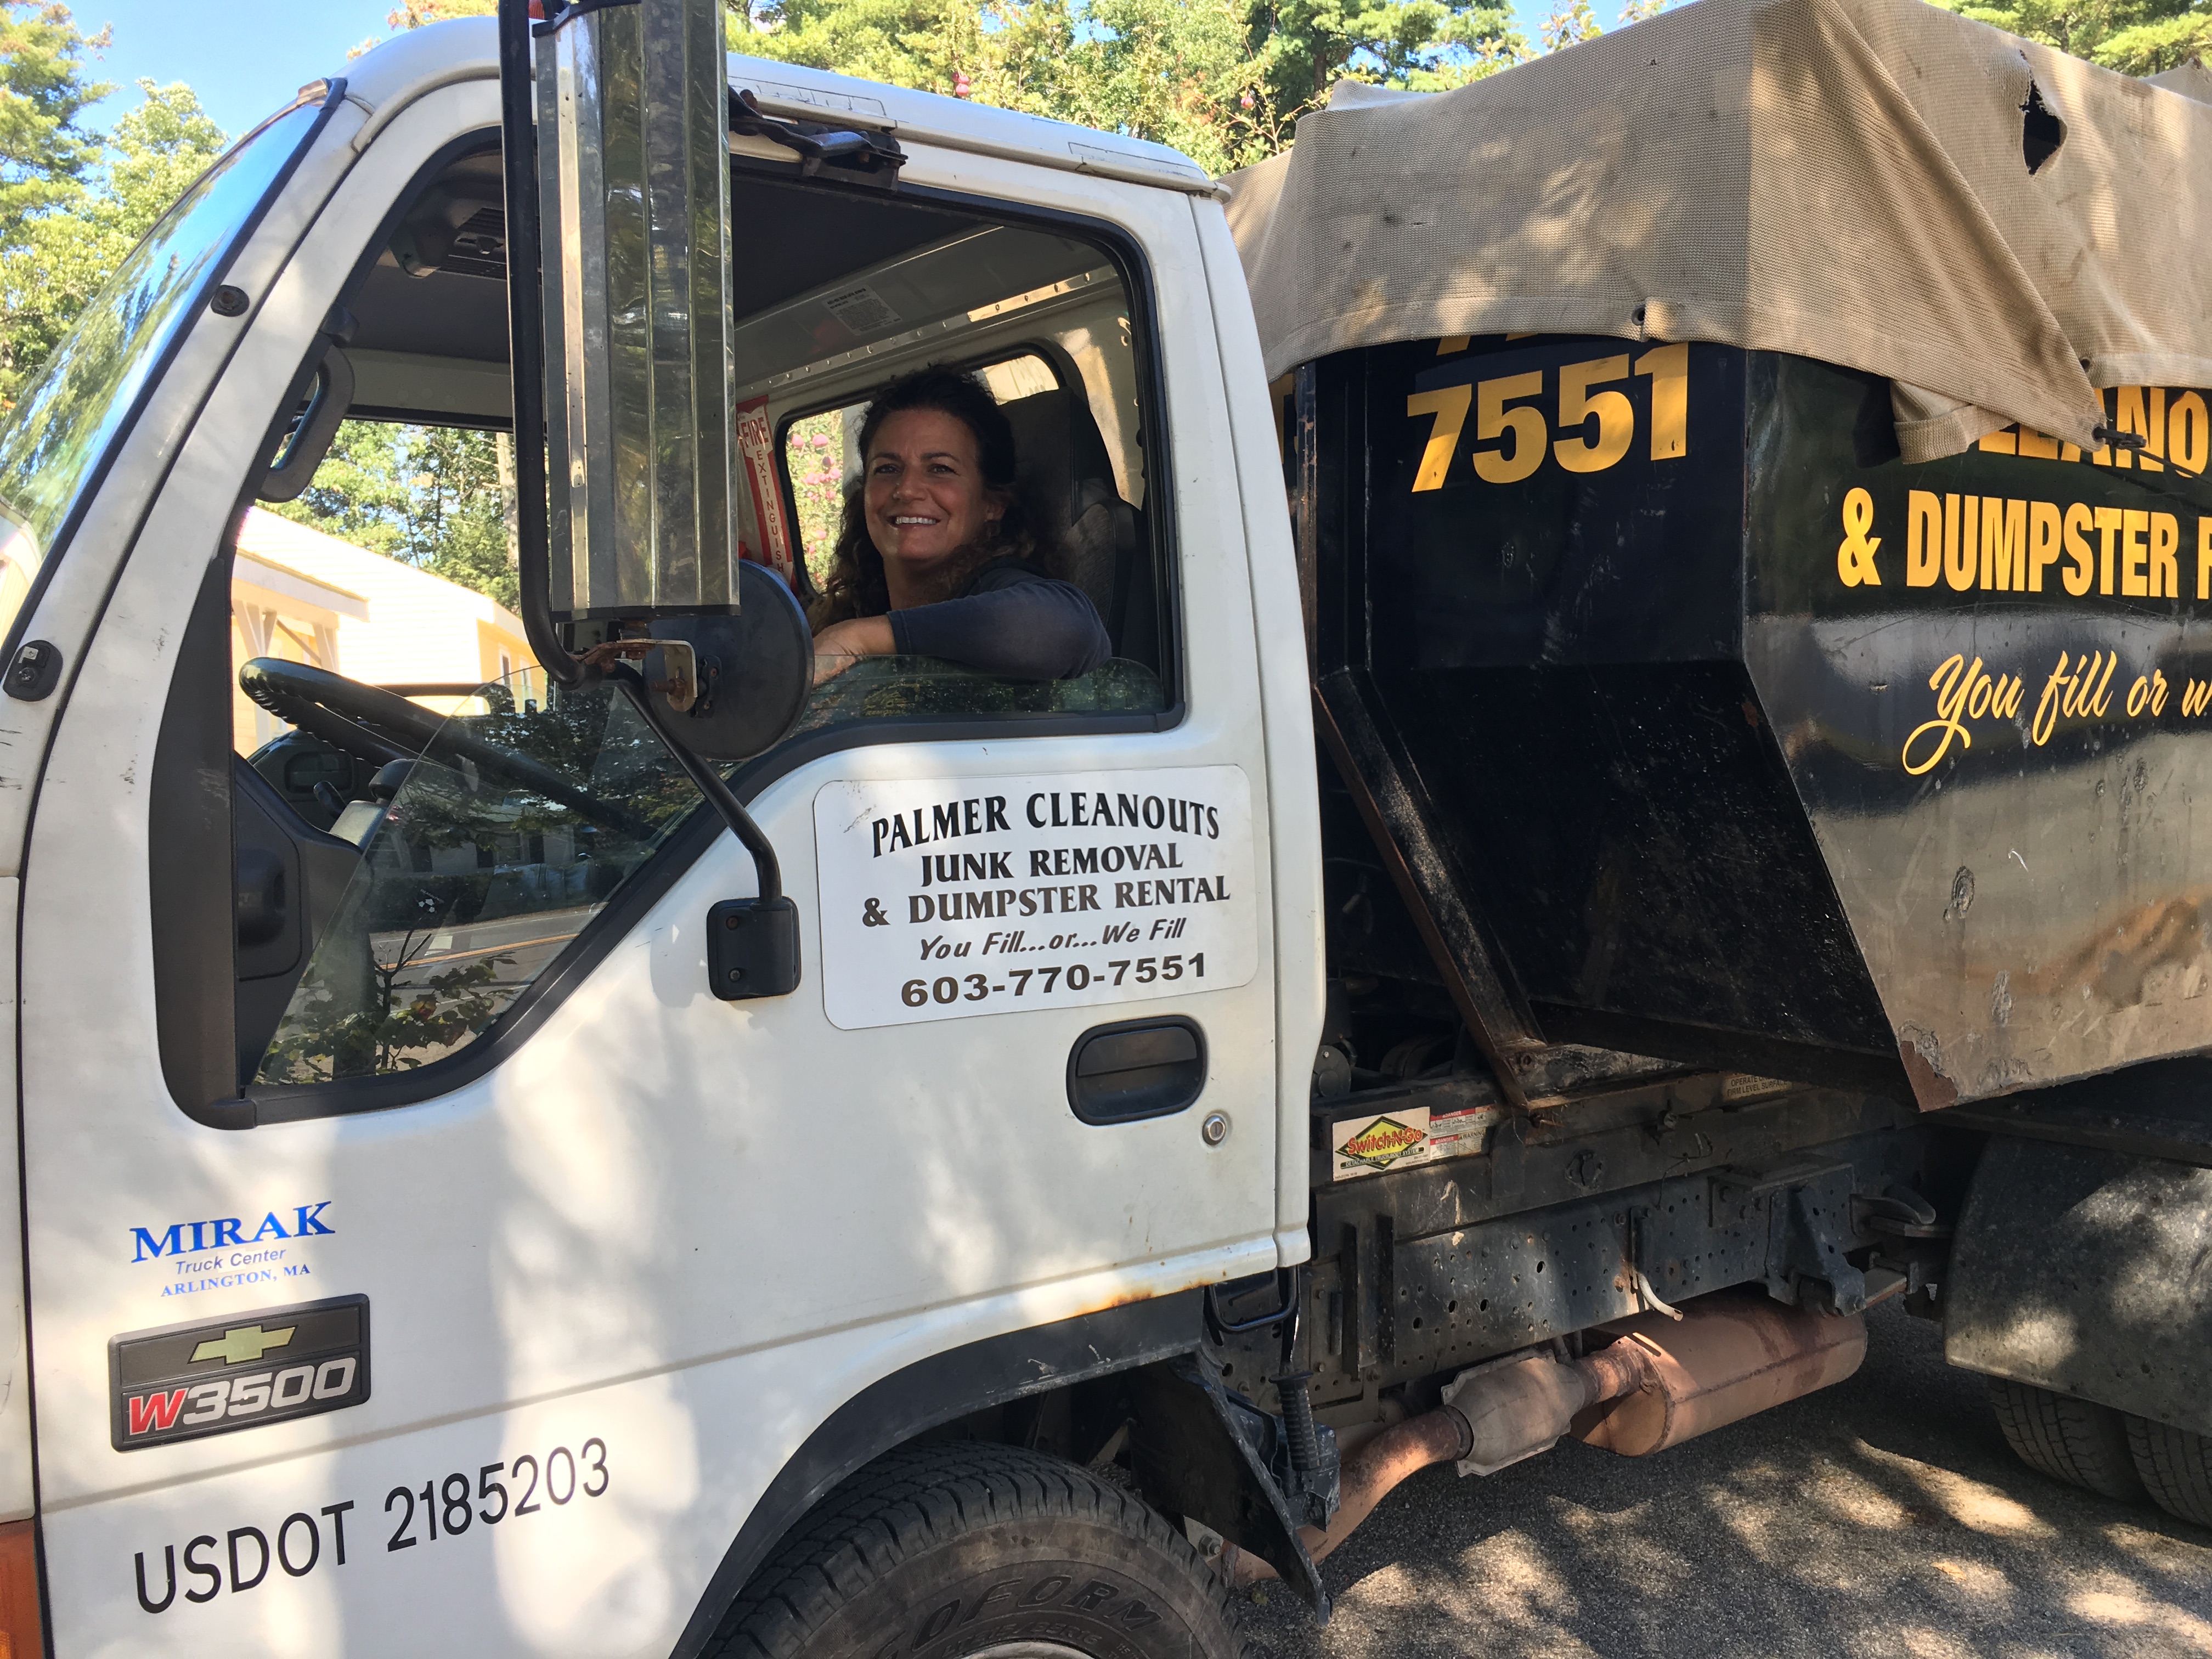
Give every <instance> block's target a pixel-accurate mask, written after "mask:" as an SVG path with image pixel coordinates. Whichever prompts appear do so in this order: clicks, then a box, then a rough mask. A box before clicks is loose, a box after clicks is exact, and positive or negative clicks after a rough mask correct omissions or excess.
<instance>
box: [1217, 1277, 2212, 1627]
mask: <svg viewBox="0 0 2212 1659" xmlns="http://www.w3.org/2000/svg"><path fill="white" fill-rule="evenodd" d="M1871 1323H1872V1326H1873V1329H1872V1333H1871V1334H1872V1339H1873V1340H1872V1341H1871V1343H1870V1344H1869V1352H1868V1356H1867V1360H1866V1364H1864V1365H1863V1366H1862V1367H1861V1369H1860V1370H1859V1372H1858V1374H1857V1376H1853V1377H1852V1378H1851V1379H1850V1381H1848V1382H1846V1383H1840V1384H1838V1386H1837V1387H1835V1388H1833V1389H1828V1390H1826V1391H1825V1392H1824V1393H1821V1394H1819V1395H1814V1396H1812V1397H1810V1398H1808V1399H1806V1400H1801V1401H1796V1402H1795V1403H1793V1404H1791V1405H1790V1406H1786V1407H1781V1408H1780V1409H1778V1410H1776V1411H1773V1412H1769V1413H1765V1415H1763V1416H1760V1417H1757V1418H1753V1419H1750V1420H1749V1421H1747V1422H1744V1423H1740V1424H1736V1425H1734V1426H1732V1427H1730V1428H1727V1429H1723V1430H1720V1431H1716V1432H1715V1433H1713V1434H1711V1435H1708V1436H1706V1437H1704V1438H1703V1439H1700V1440H1696V1441H1692V1442H1691V1443H1689V1444H1687V1445H1685V1446H1680V1447H1677V1448H1676V1449H1674V1450H1673V1451H1669V1452H1663V1453H1661V1454H1659V1455H1656V1456H1654V1457H1651V1458H1645V1459H1638V1458H1620V1457H1615V1456H1613V1455H1610V1454H1608V1453H1605V1452H1601V1451H1595V1450H1593V1449H1590V1448H1589V1447H1586V1446H1583V1445H1581V1444H1578V1443H1574V1442H1571V1441H1570V1442H1566V1443H1562V1444H1561V1445H1559V1446H1558V1447H1556V1448H1554V1449H1553V1450H1552V1451H1551V1452H1549V1453H1547V1454H1546V1455H1543V1456H1541V1457H1538V1458H1534V1459H1532V1460H1530V1461H1529V1462H1526V1463H1523V1464H1520V1465H1517V1466H1516V1467H1515V1468H1510V1469H1508V1470H1505V1471H1504V1472H1503V1473H1501V1474H1498V1475H1496V1476H1493V1477H1492V1478H1491V1479H1489V1480H1460V1479H1458V1478H1457V1477H1456V1476H1455V1475H1454V1474H1453V1473H1452V1472H1451V1471H1450V1470H1449V1468H1436V1469H1429V1470H1426V1471H1424V1472H1423V1473H1422V1474H1419V1475H1417V1476H1415V1477H1414V1478H1413V1480H1409V1481H1407V1483H1406V1485H1405V1486H1402V1487H1401V1488H1400V1489H1399V1490H1398V1491H1397V1492H1394V1493H1393V1494H1392V1495H1391V1496H1390V1498H1389V1499H1388V1500H1387V1501H1386V1502H1385V1504H1383V1507H1382V1508H1381V1509H1380V1510H1377V1511H1376V1515H1375V1516H1374V1518H1373V1519H1371V1520H1370V1522H1368V1523H1367V1525H1366V1526H1365V1527H1364V1528H1361V1530H1360V1531H1359V1532H1358V1533H1357V1534H1354V1535H1353V1537H1352V1540H1351V1541H1350V1542H1348V1543H1347V1544H1346V1545H1345V1547H1343V1548H1342V1549H1341V1550H1340V1551H1339V1552H1338V1553H1336V1554H1335V1555H1334V1556H1333V1557H1331V1558H1330V1559H1329V1560H1328V1561H1327V1562H1326V1563H1324V1564H1323V1565H1322V1577H1324V1578H1325V1579H1326V1580H1327V1581H1328V1586H1329V1590H1330V1594H1331V1595H1332V1596H1333V1597H1334V1598H1335V1600H1336V1603H1337V1607H1336V1613H1335V1616H1334V1618H1333V1619H1332V1620H1330V1622H1329V1624H1328V1626H1327V1628H1326V1629H1322V1630H1316V1629H1315V1628H1314V1627H1313V1625H1312V1622H1311V1620H1310V1618H1309V1617H1308V1615H1307V1613H1306V1612H1305V1609H1304V1607H1301V1606H1300V1605H1298V1604H1297V1602H1296V1601H1294V1600H1292V1599H1291V1597H1290V1596H1289V1595H1288V1594H1287V1593H1286V1592H1285V1591H1284V1590H1283V1589H1281V1588H1280V1587H1279V1586H1277V1587H1269V1588H1268V1589H1264V1590H1262V1591H1261V1592H1260V1594H1259V1595H1257V1596H1255V1599H1254V1604H1253V1605H1252V1606H1250V1607H1249V1608H1248V1609H1247V1612H1246V1617H1247V1624H1248V1628H1249V1631H1250V1632H1251V1634H1252V1635H1253V1636H1254V1637H1255V1638H1256V1639H1257V1640H1258V1641H1259V1642H1261V1644H1264V1645H1265V1646H1266V1647H1267V1648H1268V1649H1270V1650H1273V1652H1274V1653H1275V1654H1276V1655H1277V1656H1279V1659H1295V1656H1307V1655H1313V1656H1330V1659H1337V1656H1345V1659H1354V1656H1357V1659H1368V1656H1374V1659H1430V1656H1437V1659H1442V1656H1463V1655H1474V1654H1480V1655H1484V1656H1494V1659H1514V1656H1523V1655H1525V1656H1539V1655H1541V1656H1547V1659H1549V1656H1567V1655H1602V1656H1607V1659H1611V1656H1622V1659H1626V1656H1632V1655H1664V1656H1669V1659H1673V1656H1687V1655H1696V1656H1715V1659H1738V1656H1742V1659H1752V1656H1759V1659H1765V1656H1769V1655H1775V1654H1790V1655H1807V1656H1814V1655H1831V1654H1832V1655H1837V1656H1850V1659H1887V1656H1893V1655H1894V1656H1899V1659H1966V1656H1975V1659H1982V1656H1990V1659H2056V1656H2060V1655H2067V1656H2082V1659H2092V1656H2093V1659H2106V1656H2110V1659H2166V1656H2170V1655H2171V1656H2197V1659H2212V1532H2207V1531H2205V1530H2203V1529H2202V1528H2196V1527H2192V1526H2190V1525H2188V1524H2186V1523H2185V1522H2179V1521H2176V1520H2174V1519H2173V1518H2172V1517H2171V1516H2167V1515H2166V1514H2164V1513H2163V1512H2162V1511H2160V1510H2154V1509H2152V1508H2149V1507H2148V1506H2142V1507H2137V1506H2130V1505H2128V1504H2118V1503H2113V1502H2111V1501H2109V1500H2107V1499H2105V1498H2098V1497H2095V1496H2093V1495H2092V1494H2090V1493H2088V1492H2080V1491H2077V1490H2076V1489H2075V1488H2074V1487H2071V1486H2063V1485H2060V1484H2058V1483H2057V1482H2054V1481H2051V1480H2046V1479H2045V1478H2044V1477H2043V1476H2041V1475H2039V1474H2035V1473H2033V1471H2031V1470H2029V1469H2028V1468H2027V1467H2026V1466H2024V1465H2023V1464H2021V1462H2018V1461H2017V1460H2016V1459H2015V1458H2014V1456H2013V1455H2012V1454H2011V1451H2010V1449H2008V1447H2007V1446H2006V1444H2005V1443H2004V1438H2003V1437H2002V1434H2000V1433H1999V1432H1998V1430H1997V1427H1996V1422H1995V1420H1994V1419H1993V1418H1992V1417H1991V1416H1990V1411H1989V1408H1988V1407H1987V1405H1986V1403H1985V1401H1984V1390H1983V1383H1982V1381H1981V1379H1980V1378H1979V1377H1978V1376H1972V1375H1970V1374H1968V1373H1966V1372H1963V1371H1956V1370H1952V1369H1950V1368H1949V1367H1948V1366H1946V1365H1945V1364H1943V1360H1942V1340H1941V1335H1940V1334H1939V1332H1938V1331H1937V1329H1936V1327H1934V1326H1933V1325H1931V1324H1929V1323H1927V1322H1923V1321H1919V1320H1915V1319H1911V1318H1909V1317H1907V1316H1905V1315H1904V1314H1902V1313H1900V1312H1897V1311H1895V1310H1892V1309H1879V1310H1876V1311H1875V1314H1874V1316H1872V1319H1871Z"/></svg>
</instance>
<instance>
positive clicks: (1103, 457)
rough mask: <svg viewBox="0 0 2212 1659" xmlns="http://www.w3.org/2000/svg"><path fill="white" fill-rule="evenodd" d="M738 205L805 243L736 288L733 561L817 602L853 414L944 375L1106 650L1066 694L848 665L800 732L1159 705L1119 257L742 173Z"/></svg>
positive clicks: (832, 540)
mask: <svg viewBox="0 0 2212 1659" xmlns="http://www.w3.org/2000/svg"><path fill="white" fill-rule="evenodd" d="M733 189H734V194H733V197H732V213H733V216H735V217H736V218H737V219H738V222H745V221H746V220H747V219H748V218H749V217H757V219H758V221H759V222H775V223H783V222H794V225H795V228H803V229H804V230H805V232H807V233H809V234H805V236H804V237H803V238H797V237H795V238H794V243H793V248H794V251H793V253H792V254H791V257H789V258H786V259H782V260H778V261H763V262H757V263H749V264H740V266H739V267H738V270H737V273H736V276H735V279H734V281H735V287H736V290H737V297H736V305H735V310H736V313H737V317H738V324H737V331H736V352H737V359H738V380H739V382H740V390H739V392H738V414H739V421H740V441H741V442H744V443H745V445H746V453H747V455H748V459H749V471H750V477H749V478H748V480H747V483H748V484H749V485H750V488H749V489H746V490H744V491H743V492H741V513H742V514H743V515H744V519H745V521H746V522H745V532H744V544H745V547H746V550H747V552H748V554H749V555H750V556H758V557H763V558H764V559H766V560H767V561H768V562H770V563H772V564H773V565H775V568H778V569H779V571H786V572H787V573H788V576H789V580H791V583H792V586H793V591H794V592H798V593H799V595H800V596H801V598H802V599H805V600H808V601H814V600H816V599H817V596H818V595H819V594H820V592H822V589H823V584H824V583H825V581H826V580H827V578H828V576H829V568H830V566H831V563H832V562H833V559H834V555H835V548H836V540H837V537H838V533H839V531H840V528H841V526H842V524H843V522H844V520H845V516H846V513H847V509H848V500H849V499H850V498H851V496H852V495H853V493H854V491H855V490H856V489H859V487H860V483H861V471H862V463H863V459H864V458H863V457H862V456H861V455H860V445H859V441H860V429H861V425H862V422H863V421H864V420H865V418H866V411H867V408H868V404H869V402H870V400H871V399H872V398H873V397H874V396H875V395H876V394H877V393H878V392H880V391H882V390H883V389H884V387H885V386H889V385H890V384H891V383H892V382H894V381H896V380H899V379H900V378H901V377H902V376H903V375H906V374H911V373H913V372H914V371H915V370H916V369H920V368H926V367H943V368H951V369H955V370H957V371H960V372H962V373H965V374H973V375H975V376H976V377H977V378H978V379H980V380H981V381H982V383H983V384H984V386H986V387H987V389H988V391H989V392H990V394H991V396H992V398H993V399H994V401H995V402H996V403H997V404H998V405H999V407H1000V410H1002V412H1003V413H1004V414H1005V415H1006V419H1007V422H1008V423H1009V425H1010V426H1011V428H1012V434H1013V440H1014V448H1015V457H1016V465H1017V478H1018V489H1019V490H1020V492H1021V494H1022V495H1023V497H1024V501H1025V503H1026V504H1027V506H1028V507H1029V508H1030V513H1031V515H1032V517H1033V520H1034V521H1035V523H1036V526H1037V529H1038V532H1039V539H1040V543H1041V545H1040V548H1039V551H1038V554H1037V556H1036V562H1038V563H1039V564H1041V565H1042V567H1043V568H1044V569H1045V571H1046V572H1047V574H1051V575H1054V576H1056V577H1058V578H1060V579H1061V580H1066V581H1069V582H1072V583H1073V584H1074V585H1075V586H1078V587H1079V588H1080V589H1081V590H1082V591H1083V592H1084V593H1085V595H1086V596H1087V597H1088V598H1089V599H1090V601H1091V605H1092V607H1093V608H1094V609H1095V610H1096V611H1097V614H1098V616H1099V618H1100V620H1101V621H1102V622H1103V623H1104V625H1105V629H1106V632H1107V635H1108V636H1109V640H1110V641H1111V644H1112V655H1111V658H1110V659H1109V660H1108V661H1107V662H1106V663H1105V664H1103V665H1102V666H1100V667H1098V668H1097V669H1095V670H1093V671H1091V672H1090V673H1088V674H1085V675H1084V676H1082V677H1080V678H1077V679H1073V680H1061V681H1045V682H1037V681H1018V680H1011V679H1006V678H995V677H994V676H992V675H989V674H984V673H979V672H976V671H973V670H971V669H968V668H964V667H963V666H961V665H957V664H951V663H945V662H940V661H934V660H932V659H924V658H914V657H886V658H880V659H871V660H867V661H864V662H862V663H861V664H860V665H858V666H857V667H856V668H855V669H854V670H852V671H848V673H846V674H844V675H842V676H840V677H839V678H838V679H836V680H833V681H830V682H829V683H827V684H824V685H823V686H821V687H820V688H818V689H817V693H816V695H815V696H814V698H813V699H812V700H811V702H810V703H809V705H808V707H807V709H806V711H805V714H802V715H801V717H800V720H799V725H798V728H797V730H798V732H800V733H814V732H824V731H828V730H831V729H835V728H838V727H842V726H848V725H851V724H854V723H856V722H860V721H874V720H886V719H899V718H906V719H909V720H911V719H914V718H916V717H919V718H922V719H941V718H945V717H953V718H963V717H990V716H1009V715H1011V716H1026V715H1037V714H1158V712H1160V711H1162V710H1164V709H1165V708H1168V707H1169V706H1170V702H1172V698H1171V696H1170V692H1169V689H1168V687H1169V679H1170V669H1171V665H1170V653H1169V652H1168V650H1167V648H1166V647H1167V644H1168V641H1166V639H1165V638H1164V635H1163V631H1162V609H1161V605H1160V595H1161V593H1162V592H1164V582H1163V572H1164V568H1165V561H1164V554H1165V549H1164V537H1163V536H1162V533H1161V527H1160V526H1159V525H1158V523H1157V522H1156V517H1155V515H1152V514H1148V513H1147V512H1146V471H1147V451H1148V448H1149V447H1152V446H1154V445H1156V444H1157V438H1156V436H1155V435H1153V434H1152V433H1151V432H1150V431H1148V429H1147V415H1146V410H1147V409H1148V408H1149V407H1150V406H1151V405H1152V402H1153V400H1152V398H1151V396H1150V395H1149V393H1150V391H1151V388H1150V386H1149V384H1148V383H1147V382H1146V379H1145V376H1146V374H1148V373H1149V371H1148V370H1147V369H1146V368H1145V367H1144V365H1143V363H1142V362H1141V360H1140V353H1139V349H1138V346H1139V337H1140V332H1141V329H1140V325H1141V316H1140V312H1139V305H1138V300H1139V295H1137V294H1136V293H1135V292H1134V291H1133V286H1132V282H1133V279H1132V276H1129V275H1125V261H1127V259H1128V258H1129V257H1130V256H1128V255H1127V254H1126V253H1122V252H1120V251H1119V250H1116V249H1115V248H1114V247H1113V246H1111V245H1110V244H1106V243H1103V242H1100V241H1094V240H1090V239H1089V238H1088V237H1086V236H1085V235H1082V234H1071V230H1070V229H1069V228H1063V227H1060V226H1054V227H1051V228H1045V227H1041V226H1032V225H1025V224H1018V223H1010V222H1000V221H997V220H994V219H987V218H983V217H981V216H977V215H975V214H971V213H968V212H963V211H958V210H954V209H953V208H951V206H950V205H949V204H941V203H940V202H939V201H936V200H931V201H928V202H915V201H911V200H905V199H901V198H894V197H885V196H884V195H883V194H882V193H880V192H875V191H858V190H848V191H823V190H819V189H809V188H806V187H804V186H801V185H793V184H791V183H788V182H786V181H783V180H781V179H772V178H763V177H756V176H754V175H752V174H750V173H749V172H748V171H747V170H746V168H745V164H744V161H742V160H741V161H739V163H738V173H737V176H736V181H735V185H734V187H733ZM748 434H750V435H751V436H750V437H748ZM771 434H772V435H773V437H774V441H773V443H768V442H765V441H763V439H764V438H765V437H766V436H767V435H771Z"/></svg>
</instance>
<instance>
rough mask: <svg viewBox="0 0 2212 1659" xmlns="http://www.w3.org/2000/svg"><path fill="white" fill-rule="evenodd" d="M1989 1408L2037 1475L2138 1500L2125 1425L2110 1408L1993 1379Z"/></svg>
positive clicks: (2139, 1484) (2138, 1484)
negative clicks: (2045, 1475)
mask: <svg viewBox="0 0 2212 1659" xmlns="http://www.w3.org/2000/svg"><path fill="white" fill-rule="evenodd" d="M1990 1408H1991V1409H1992V1410H1993V1411H1995V1412H1996V1418H1997V1426H1998V1427H1999V1428H2001V1429H2002V1430H2003V1431H2004V1437H2005V1438H2006V1440H2008V1442H2010V1443H2011V1445H2012V1449H2013V1450H2014V1451H2015V1452H2016V1453H2018V1454H2019V1455H2020V1461H2021V1462H2023V1463H2025V1464H2027V1466H2028V1468H2032V1469H2033V1470H2035V1471H2036V1472H2037V1473H2039V1474H2047V1475H2049V1476H2050V1477H2051V1479H2052V1480H2064V1481H2066V1482H2068V1483H2069V1484H2070V1485H2073V1486H2086V1487H2087V1488H2088V1489H2089V1490H2090V1491H2091V1492H2098V1493H2100V1494H2102V1495H2103V1496H2104V1497H2106V1498H2120V1499H2122V1500H2124V1501H2130V1502H2131V1501H2134V1500H2137V1499H2140V1498H2142V1495H2143V1483H2142V1478H2141V1477H2139V1476H2138V1475H2137V1474H2136V1458H2135V1457H2134V1456H2133V1455H2131V1453H2130V1449H2129V1445H2128V1427H2127V1424H2126V1423H2125V1422H2124V1421H2123V1420H2122V1415H2121V1413H2118V1412H2116V1411H2114V1410H2113V1409H2112V1407H2110V1406H2100V1405H2097V1404H2095V1403H2094V1402H2093V1401H2087V1400H2076V1399H2074V1398H2073V1397H2072V1396H2071V1395H2063V1394H2053V1393H2051V1390H2050V1389H2039V1388H2036V1387H2034V1386H2033V1385H2032V1384H2030V1383H2015V1382H2011V1381H2009V1380H2008V1379H2007V1378H2004V1377H2002V1376H1993V1377H1991V1378H1990Z"/></svg>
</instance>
